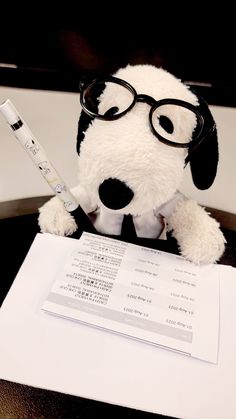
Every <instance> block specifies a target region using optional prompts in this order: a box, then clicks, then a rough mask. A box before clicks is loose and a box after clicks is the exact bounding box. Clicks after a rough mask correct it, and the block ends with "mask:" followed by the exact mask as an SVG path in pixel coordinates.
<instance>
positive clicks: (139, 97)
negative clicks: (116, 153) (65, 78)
mask: <svg viewBox="0 0 236 419" xmlns="http://www.w3.org/2000/svg"><path fill="white" fill-rule="evenodd" d="M106 82H112V83H116V84H119V85H120V86H122V87H124V88H126V89H127V90H129V91H130V92H131V93H132V95H133V101H132V102H131V104H130V105H129V106H128V108H127V109H125V110H124V111H122V112H120V113H118V114H114V115H106V114H104V115H100V114H97V113H95V112H93V111H91V110H89V109H88V108H87V106H86V94H87V93H88V90H89V89H91V88H92V87H93V86H94V85H96V84H98V83H106ZM137 102H145V103H147V104H148V105H150V106H151V109H150V111H149V123H150V127H151V131H152V133H153V134H154V135H155V137H157V138H158V140H159V141H161V142H162V143H164V144H166V145H169V146H171V147H176V148H189V147H194V148H195V147H196V146H197V145H198V143H201V142H202V140H203V139H204V138H205V136H204V137H202V136H201V134H202V132H203V129H204V118H203V116H202V115H201V113H199V112H198V110H197V108H196V107H195V106H194V105H192V104H191V103H189V102H185V101H183V100H180V99H171V98H166V99H161V100H158V101H156V100H155V99H154V98H153V97H151V96H149V95H145V94H137V92H136V90H135V89H134V87H133V86H131V84H129V83H128V82H127V81H125V80H122V79H120V78H118V77H113V76H107V77H104V78H98V79H94V80H92V81H91V82H88V83H85V84H84V83H80V104H81V106H82V108H83V110H84V111H85V112H86V113H87V114H88V115H89V116H90V117H92V118H98V119H101V120H103V121H114V120H116V119H119V118H122V116H124V115H125V114H127V113H128V112H129V111H130V110H131V109H132V108H133V107H134V106H135V104H136V103H137ZM163 105H177V106H180V107H182V108H186V109H188V110H190V111H192V112H193V113H194V114H195V115H196V118H197V125H196V129H197V130H198V132H197V134H196V136H195V137H194V139H192V140H191V141H189V142H187V143H177V142H175V141H171V140H168V139H166V138H164V137H163V136H162V135H160V134H159V133H158V132H157V131H156V130H155V128H154V125H153V122H152V116H153V113H154V112H155V111H156V109H157V108H158V107H160V106H163ZM212 129H215V127H213V128H212ZM212 129H211V130H212Z"/></svg>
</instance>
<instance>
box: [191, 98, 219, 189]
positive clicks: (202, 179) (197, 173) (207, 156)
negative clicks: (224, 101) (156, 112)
mask: <svg viewBox="0 0 236 419" xmlns="http://www.w3.org/2000/svg"><path fill="white" fill-rule="evenodd" d="M194 94H195V95H196V96H197V97H198V101H199V112H200V113H201V114H202V115H203V117H204V120H205V125H204V129H203V132H202V134H201V137H202V138H201V140H200V144H199V145H198V146H197V147H196V148H195V149H194V150H193V149H191V146H190V148H189V162H190V168H191V173H192V179H193V182H194V185H195V186H196V187H197V188H198V189H201V190H204V189H208V188H210V186H211V185H212V184H213V182H214V179H215V176H216V172H217V165H218V160H219V151H218V141H217V129H216V127H215V121H214V119H213V116H212V114H211V112H210V109H209V107H208V105H207V103H206V102H205V100H204V99H203V98H201V97H199V96H198V95H197V94H196V92H194ZM214 127H215V128H214ZM213 128H214V129H213Z"/></svg>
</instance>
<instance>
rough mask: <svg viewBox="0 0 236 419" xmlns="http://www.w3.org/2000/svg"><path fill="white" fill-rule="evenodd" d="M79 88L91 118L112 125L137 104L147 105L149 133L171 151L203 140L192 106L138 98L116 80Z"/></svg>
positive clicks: (201, 120)
mask: <svg viewBox="0 0 236 419" xmlns="http://www.w3.org/2000/svg"><path fill="white" fill-rule="evenodd" d="M80 87H81V95H80V103H81V106H82V108H83V110H84V111H85V112H86V113H87V114H88V115H89V116H91V117H92V118H98V119H101V120H104V121H114V120H116V119H119V118H121V117H122V116H124V115H125V114H127V113H128V112H129V111H130V110H131V109H132V108H133V107H134V106H135V104H136V103H137V102H144V103H147V104H148V105H149V106H150V107H151V108H150V111H149V123H150V128H151V131H152V133H153V134H154V135H155V136H156V137H157V138H158V140H159V141H161V142H162V143H164V144H167V145H170V146H172V147H181V148H183V147H190V145H191V146H193V145H196V144H197V143H199V142H201V140H202V135H201V134H202V132H203V127H204V118H203V116H202V115H201V114H200V113H199V112H198V110H197V108H196V107H195V106H194V105H192V104H191V103H188V102H185V101H183V100H179V99H169V98H167V99H161V100H158V101H156V100H155V99H154V98H153V97H151V96H149V95H145V94H137V92H136V90H135V89H134V87H133V86H131V85H130V84H129V83H128V82H126V81H125V80H122V79H119V78H117V77H112V76H110V77H105V78H102V79H95V80H93V81H92V82H90V83H87V84H84V85H82V86H80Z"/></svg>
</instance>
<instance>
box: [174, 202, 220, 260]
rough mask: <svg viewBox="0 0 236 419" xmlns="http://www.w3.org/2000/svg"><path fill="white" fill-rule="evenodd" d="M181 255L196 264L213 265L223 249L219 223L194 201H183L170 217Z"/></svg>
mask: <svg viewBox="0 0 236 419" xmlns="http://www.w3.org/2000/svg"><path fill="white" fill-rule="evenodd" d="M171 218H172V219H171V224H172V227H173V229H174V231H173V235H174V236H175V238H176V239H177V241H178V244H179V247H180V251H181V254H182V255H183V256H184V257H185V258H186V259H188V260H190V261H191V262H194V263H196V264H206V263H215V262H216V261H217V260H219V259H220V257H221V256H222V254H223V252H224V249H225V242H226V240H225V238H224V236H223V234H222V232H221V230H220V228H219V223H218V222H217V221H216V220H214V219H213V218H211V217H210V215H209V214H208V213H207V212H206V211H205V210H204V209H203V208H201V207H200V206H199V205H197V203H196V202H195V201H191V200H186V201H183V202H182V203H181V204H180V205H179V206H178V208H177V210H176V211H175V213H174V214H173V216H172V217H171Z"/></svg>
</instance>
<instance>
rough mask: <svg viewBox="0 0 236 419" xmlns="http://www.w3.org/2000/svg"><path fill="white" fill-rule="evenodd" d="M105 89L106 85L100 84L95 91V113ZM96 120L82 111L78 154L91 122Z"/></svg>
mask: <svg viewBox="0 0 236 419" xmlns="http://www.w3.org/2000/svg"><path fill="white" fill-rule="evenodd" d="M104 88H105V84H104V83H100V84H99V87H98V88H97V89H96V90H95V89H93V94H94V98H93V99H95V100H94V102H93V112H95V113H96V112H98V105H99V96H100V95H101V94H102V92H103V90H104ZM93 120H94V118H93V117H92V116H90V115H88V114H87V113H86V112H84V111H83V109H82V110H81V114H80V118H79V122H78V132H77V143H76V150H77V153H78V154H79V153H80V145H81V143H82V141H83V139H84V137H85V133H86V130H87V129H88V127H89V125H90V124H91V122H92V121H93Z"/></svg>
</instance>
